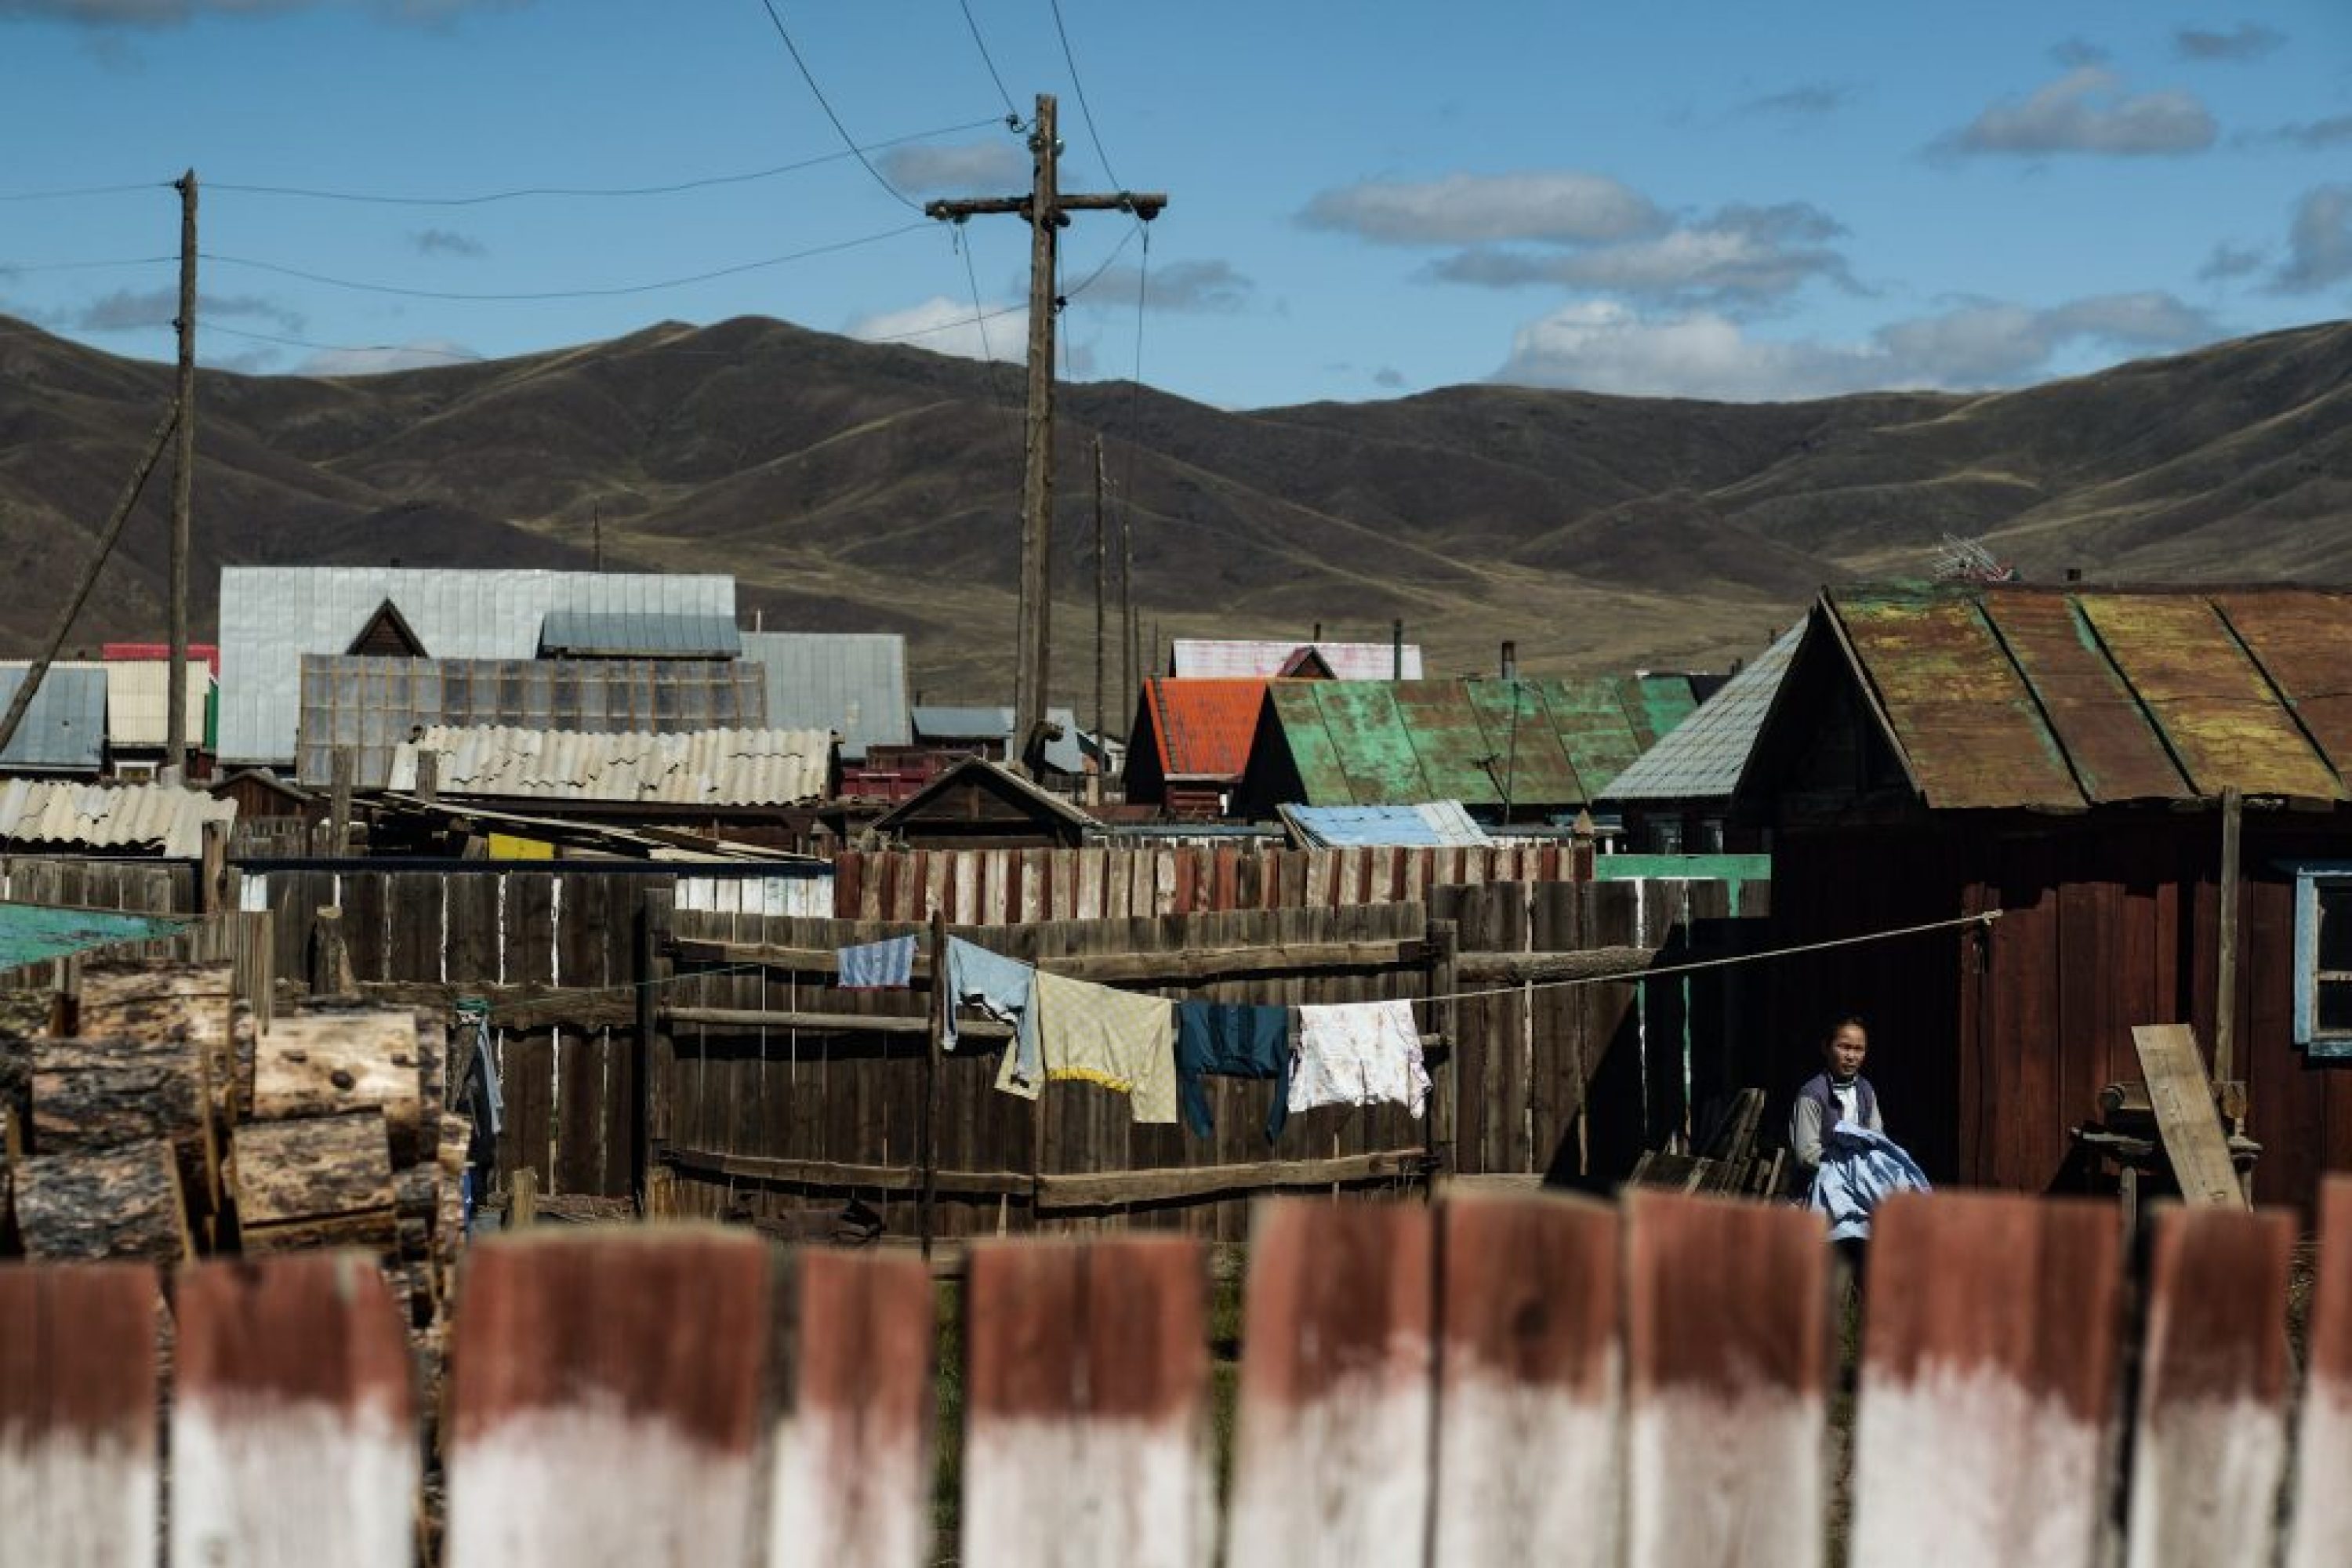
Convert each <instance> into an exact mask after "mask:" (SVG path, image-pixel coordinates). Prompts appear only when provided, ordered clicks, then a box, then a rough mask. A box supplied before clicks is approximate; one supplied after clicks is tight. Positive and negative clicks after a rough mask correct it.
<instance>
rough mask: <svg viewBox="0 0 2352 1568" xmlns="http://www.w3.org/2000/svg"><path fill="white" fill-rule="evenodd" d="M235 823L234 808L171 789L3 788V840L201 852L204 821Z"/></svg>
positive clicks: (229, 802) (29, 782) (19, 783)
mask: <svg viewBox="0 0 2352 1568" xmlns="http://www.w3.org/2000/svg"><path fill="white" fill-rule="evenodd" d="M235 820H236V801H235V800H233V799H226V798H223V799H217V800H216V799H215V798H214V797H213V796H211V795H207V794H205V792H204V791H203V790H197V789H175V788H173V786H171V785H169V784H77V783H69V782H67V781H63V780H48V779H10V780H9V781H7V783H6V784H0V839H8V840H14V841H16V842H20V843H28V844H71V845H75V846H77V847H81V848H85V849H141V850H153V849H160V850H161V851H162V852H163V854H165V855H167V856H171V857H173V858H177V859H194V858H196V857H197V856H200V855H202V854H203V853H204V848H205V829H204V825H205V823H207V822H234V821H235Z"/></svg>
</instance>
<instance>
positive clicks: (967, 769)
mask: <svg viewBox="0 0 2352 1568" xmlns="http://www.w3.org/2000/svg"><path fill="white" fill-rule="evenodd" d="M975 782H977V783H978V784H981V785H982V788H984V789H987V790H989V791H991V792H992V793H993V794H995V795H999V796H1001V797H1003V799H1006V800H1008V801H1011V802H1012V803H1013V804H1014V805H1016V806H1017V807H1019V808H1020V809H1021V810H1022V811H1024V812H1025V813H1027V814H1028V815H1030V816H1036V817H1043V818H1050V819H1052V820H1055V821H1056V822H1058V823H1060V824H1061V825H1063V826H1066V827H1068V828H1071V829H1073V830H1075V831H1076V832H1079V833H1084V832H1086V831H1087V830H1088V829H1091V828H1095V827H1098V826H1101V824H1099V823H1098V822H1097V821H1096V820H1095V819H1094V818H1093V817H1091V816H1087V814H1086V813H1085V812H1083V811H1081V810H1079V809H1078V808H1077V807H1076V806H1075V805H1071V804H1070V803H1069V802H1068V801H1066V800H1064V799H1063V798H1062V797H1061V796H1060V795H1055V794H1054V793H1053V792H1052V791H1051V790H1045V789H1040V788H1038V787H1037V785H1036V784H1033V783H1031V782H1030V781H1029V780H1027V779H1024V778H1023V777H1022V776H1021V775H1020V774H1018V773H1014V772H1013V770H1012V769H1010V768H1006V767H1001V766H999V765H998V764H997V763H992V762H990V761H989V760H988V759H987V758H986V757H965V758H964V759H962V760H961V762H959V763H956V764H955V766H953V767H951V768H950V769H948V770H947V771H946V772H945V773H940V776H939V777H937V778H935V779H933V780H932V781H931V782H930V783H929V784H925V785H924V786H923V787H922V788H921V789H919V790H918V791H916V792H915V793H914V794H913V795H908V797H907V798H906V799H905V800H902V801H900V802H899V803H898V805H894V806H892V807H891V808H890V809H889V810H888V811H887V812H885V813H883V814H882V815H881V816H877V817H876V818H875V819H874V821H873V822H872V824H871V825H870V831H872V832H874V833H877V834H882V835H888V834H891V833H896V832H903V831H905V830H906V829H907V828H908V826H911V825H913V824H915V823H918V822H920V821H921V820H922V819H923V818H924V816H926V814H927V813H928V812H929V809H930V807H931V805H932V804H933V803H934V802H936V801H937V800H938V799H939V798H940V796H941V795H946V794H948V793H950V791H952V790H961V789H963V788H966V787H968V786H969V785H971V784H973V783H975Z"/></svg>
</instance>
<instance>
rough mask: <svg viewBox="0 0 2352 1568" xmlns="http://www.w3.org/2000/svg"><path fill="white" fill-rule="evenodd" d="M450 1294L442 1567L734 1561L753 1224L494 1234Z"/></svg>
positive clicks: (751, 1384) (759, 1307)
mask: <svg viewBox="0 0 2352 1568" xmlns="http://www.w3.org/2000/svg"><path fill="white" fill-rule="evenodd" d="M463 1292H464V1294H463V1297H462V1300H463V1301H464V1303H465V1305H464V1307H463V1308H462V1309H461V1310H459V1312H458V1314H457V1333H456V1337H455V1342H454V1345H453V1348H452V1353H451V1358H450V1364H451V1373H452V1383H451V1395H452V1404H453V1407H454V1409H453V1414H454V1420H453V1428H454V1430H453V1436H452V1440H451V1444H450V1448H449V1515H448V1533H447V1536H446V1543H445V1550H444V1552H443V1562H444V1563H445V1564H446V1568H647V1565H650V1564H668V1565H675V1568H687V1565H688V1564H699V1563H742V1562H747V1561H750V1560H751V1552H752V1545H753V1541H754V1519H755V1509H754V1502H755V1490H756V1480H757V1478H756V1477H755V1475H754V1466H753V1450H754V1447H755V1444H756V1440H757V1436H758V1433H757V1431H756V1426H757V1418H758V1406H759V1399H760V1390H761V1384H762V1379H763V1376H764V1373H765V1367H766V1360H767V1347H768V1341H769V1327H770V1306H769V1303H770V1300H771V1288H770V1282H769V1270H768V1258H767V1251H766V1248H765V1247H762V1246H761V1243H760V1242H759V1241H758V1240H757V1239H756V1238H755V1237H751V1236H749V1235H746V1234H740V1233H738V1234H727V1233H724V1232H719V1231H714V1230H706V1229H701V1228H698V1227H688V1226H658V1227H650V1228H646V1229H643V1230H637V1229H631V1228H627V1227H611V1228H608V1229H604V1230H600V1231H596V1232H594V1233H586V1232H583V1233H580V1234H578V1235H572V1236H561V1235H554V1234H551V1233H546V1232H541V1233H539V1234H536V1235H532V1236H530V1237H508V1238H500V1239H499V1240H496V1241H492V1242H488V1243H485V1244H484V1245H482V1246H480V1247H476V1248H475V1249H473V1250H472V1251H471V1252H470V1253H469V1254H468V1256H467V1273H466V1279H465V1282H464V1285H463ZM624 1479H625V1481H624ZM616 1483H622V1484H616Z"/></svg>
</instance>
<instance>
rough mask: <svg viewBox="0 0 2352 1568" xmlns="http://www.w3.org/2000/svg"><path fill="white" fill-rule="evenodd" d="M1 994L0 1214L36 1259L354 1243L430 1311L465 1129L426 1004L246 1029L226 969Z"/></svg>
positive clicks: (415, 1312) (457, 1192)
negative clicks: (1, 1162)
mask: <svg viewBox="0 0 2352 1568" xmlns="http://www.w3.org/2000/svg"><path fill="white" fill-rule="evenodd" d="M42 1011H43V1009H42V1008H41V1007H40V1006H39V1005H37V1004H36V1003H35V1001H34V1000H33V996H32V995H31V994H18V995H17V997H16V1000H15V1002H14V1004H13V1005H0V1121H5V1127H0V1133H5V1142H6V1181H5V1193H0V1214H6V1215H12V1216H13V1228H12V1229H11V1230H10V1231H9V1232H8V1233H7V1235H6V1237H5V1240H6V1241H9V1242H13V1244H14V1246H15V1247H17V1248H20V1249H21V1250H22V1251H23V1252H24V1253H26V1255H28V1256H31V1257H34V1258H144V1259H147V1260H150V1261H153V1262H158V1263H171V1262H176V1261H178V1260H180V1259H182V1258H189V1257H195V1256H201V1255H212V1254H234V1253H245V1254H270V1253H278V1252H285V1251H289V1250H293V1249H297V1248H303V1247H361V1248H364V1249H366V1250H369V1251H372V1252H374V1253H376V1254H378V1255H379V1256H381V1257H382V1258H383V1260H384V1265H385V1268H387V1270H388V1271H390V1272H391V1274H392V1276H393V1278H394V1281H395V1282H396V1283H397V1284H398V1285H399V1286H400V1287H401V1288H402V1289H403V1290H404V1292H405V1298H406V1301H407V1305H408V1308H409V1310H410V1313H411V1322H412V1326H413V1327H415V1328H416V1329H417V1330H419V1331H424V1330H426V1329H428V1328H429V1327H430V1326H431V1325H432V1324H433V1323H434V1322H435V1321H436V1319H437V1317H438V1314H439V1308H440V1303H441V1300H442V1299H443V1297H444V1295H445V1294H446V1285H447V1281H448V1279H449V1278H450V1272H451V1270H452V1269H453V1268H454V1267H455V1264H456V1258H457V1249H458V1247H459V1244H460V1242H461V1240H462V1236H461V1232H462V1229H463V1208H462V1204H463V1199H462V1196H461V1189H460V1185H459V1183H460V1178H461V1176H462V1174H463V1172H464V1168H465V1157H466V1146H467V1137H468V1131H469V1130H468V1127H467V1122H466V1121H465V1120H464V1119H463V1118H462V1117H459V1116H457V1115H455V1114H453V1113H451V1111H450V1110H449V1108H448V1106H447V1103H446V1074H447V1058H448V1028H447V1026H446V1023H445V1022H444V1021H443V1020H442V1019H440V1018H438V1017H436V1016H432V1015H429V1014H422V1013H409V1012H396V1011H381V1010H362V1009H350V1010H329V1009H326V1008H312V1009H308V1010H302V1011H297V1012H294V1013H291V1014H286V1015H281V1016H278V1017H276V1018H275V1019H273V1020H272V1021H271V1022H270V1024H269V1025H268V1027H267V1028H261V1027H257V1025H256V1020H255V1018H254V1016H253V1013H252V1011H251V1009H250V1008H249V1007H248V1006H247V1005H246V1004H245V1003H243V1002H241V1001H238V1000H236V998H235V996H234V995H233V994H232V987H231V984H230V972H229V968H228V966H227V965H226V964H184V963H183V964H172V963H128V964H105V965H100V964H90V965H88V966H86V967H84V968H83V969H82V971H81V975H80V984H79V989H78V992H77V994H74V995H71V996H68V995H62V994H60V995H58V996H55V997H51V998H47V1007H46V1012H47V1016H46V1018H44V1019H41V1020H40V1021H41V1022H42V1023H44V1024H45V1025H46V1027H45V1028H43V1029H42V1030H41V1031H40V1032H38V1033H34V1032H31V1031H30V1029H29V1028H28V1027H27V1026H28V1025H29V1024H30V1023H31V1022H33V1021H34V1020H35V1019H36V1018H37V1017H38V1016H39V1014H40V1013H41V1012H42Z"/></svg>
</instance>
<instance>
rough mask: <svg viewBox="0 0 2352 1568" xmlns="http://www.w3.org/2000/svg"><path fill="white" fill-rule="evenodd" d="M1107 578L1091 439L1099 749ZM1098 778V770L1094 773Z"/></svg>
mask: <svg viewBox="0 0 2352 1568" xmlns="http://www.w3.org/2000/svg"><path fill="white" fill-rule="evenodd" d="M1109 575H1110V573H1109V568H1108V564H1107V563H1106V562H1105V560H1104V557H1103V445H1102V437H1101V436H1099V435H1097V436H1096V437H1095V744H1096V745H1097V746H1100V745H1101V744H1102V739H1103V736H1104V734H1105V733H1107V732H1108V729H1109V723H1108V719H1107V718H1106V716H1105V714H1104V710H1103V708H1104V704H1103V631H1104V626H1103V617H1104V611H1105V607H1106V606H1105V605H1104V602H1103V601H1104V599H1105V597H1106V596H1107V595H1106V593H1105V584H1106V583H1107V581H1108V577H1109ZM1096 772H1097V777H1099V776H1100V773H1101V770H1100V769H1099V768H1097V770H1096Z"/></svg>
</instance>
